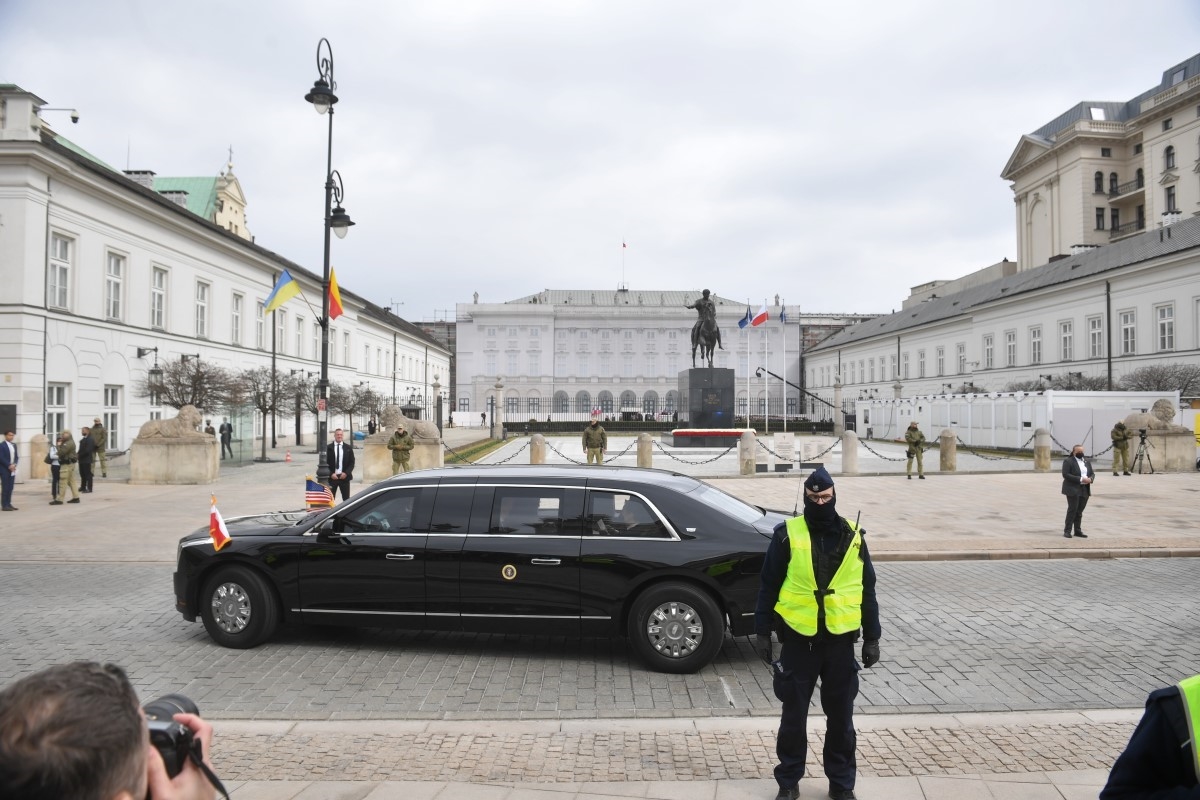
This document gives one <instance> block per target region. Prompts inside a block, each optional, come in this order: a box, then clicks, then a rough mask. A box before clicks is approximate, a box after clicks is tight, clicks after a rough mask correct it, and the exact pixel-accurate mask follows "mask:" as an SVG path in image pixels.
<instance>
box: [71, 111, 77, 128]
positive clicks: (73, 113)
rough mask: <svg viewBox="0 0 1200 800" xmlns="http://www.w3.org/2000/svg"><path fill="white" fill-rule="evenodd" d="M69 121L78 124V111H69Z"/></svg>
mask: <svg viewBox="0 0 1200 800" xmlns="http://www.w3.org/2000/svg"><path fill="white" fill-rule="evenodd" d="M71 123H72V124H75V125H77V124H79V112H78V111H72V112H71Z"/></svg>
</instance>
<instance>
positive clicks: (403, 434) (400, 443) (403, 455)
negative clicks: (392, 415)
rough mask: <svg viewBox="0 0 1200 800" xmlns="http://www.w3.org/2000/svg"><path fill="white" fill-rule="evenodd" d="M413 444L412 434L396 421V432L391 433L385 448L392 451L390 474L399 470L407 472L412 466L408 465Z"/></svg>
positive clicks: (394, 473) (401, 423)
mask: <svg viewBox="0 0 1200 800" xmlns="http://www.w3.org/2000/svg"><path fill="white" fill-rule="evenodd" d="M414 446H415V442H413V438H412V434H411V433H409V432H408V431H406V430H404V423H403V422H398V423H396V432H395V433H393V434H392V438H391V439H388V444H387V448H388V450H391V451H392V474H393V475H396V474H398V473H400V472H408V471H409V470H410V469H412V467H410V466H409V465H408V460H409V457H410V456H411V455H412V449H413V447H414Z"/></svg>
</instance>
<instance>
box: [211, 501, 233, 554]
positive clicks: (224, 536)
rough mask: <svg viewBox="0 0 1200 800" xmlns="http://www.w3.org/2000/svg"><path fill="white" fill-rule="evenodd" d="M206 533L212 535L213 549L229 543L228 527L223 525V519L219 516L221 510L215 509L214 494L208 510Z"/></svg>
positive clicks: (218, 548)
mask: <svg viewBox="0 0 1200 800" xmlns="http://www.w3.org/2000/svg"><path fill="white" fill-rule="evenodd" d="M208 535H209V536H211V537H212V542H213V550H220V549H221V548H222V547H224V546H225V545H227V544H229V541H230V536H229V529H228V528H226V527H225V520H224V519H222V518H221V512H220V511H217V496H216V495H215V494H214V495H213V496H212V507H211V508H210V509H209V510H208Z"/></svg>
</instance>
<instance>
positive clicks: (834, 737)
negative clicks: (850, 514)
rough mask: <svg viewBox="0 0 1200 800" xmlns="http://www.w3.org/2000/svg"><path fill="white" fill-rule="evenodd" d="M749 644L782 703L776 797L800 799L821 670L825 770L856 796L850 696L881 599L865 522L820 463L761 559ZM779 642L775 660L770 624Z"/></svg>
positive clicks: (844, 795)
mask: <svg viewBox="0 0 1200 800" xmlns="http://www.w3.org/2000/svg"><path fill="white" fill-rule="evenodd" d="M754 621H755V628H756V632H757V634H758V635H757V639H756V643H755V650H756V651H757V652H758V654H759V656H760V657H761V658H762V659H763V660H764V661H766V662H767V663H768V664H770V665H771V671H772V673H773V676H774V678H773V679H774V690H775V696H776V697H777V698H779V700H780V702H782V703H783V715H782V718H781V719H780V721H779V733H778V734H777V736H776V741H775V753H776V755H777V756H778V757H779V764H778V765H777V766H776V767H775V781H776V782H777V783H778V784H779V794H778V795H777V797H776V800H796V798H797V797H798V796H799V794H800V789H799V783H800V778H802V777H803V776H804V762H805V758H806V757H807V755H808V734H807V731H806V729H805V726H806V724H807V722H808V704H809V702H810V701H811V700H812V694H813V689H814V688H815V687H816V684H817V679H818V678H819V679H820V681H821V708H822V710H823V711H824V712H825V718H826V723H827V724H826V733H825V750H824V767H825V776H826V777H827V778H828V779H829V796H830V798H832V800H856V795H855V794H854V783H855V777H856V772H857V770H856V762H855V756H854V748H855V745H856V742H857V739H856V736H855V733H854V698H855V697H857V696H858V670H859V669H860V668H859V665H858V662H857V661H856V660H855V659H854V643H855V642H856V641H858V635H859V629H860V628H861V629H862V632H863V646H862V660H863V664H864V665H865V666H867V667H870V666H873V665H874V664H875V663H876V662H878V661H879V635H880V632H879V604H878V602H876V599H875V568H874V566H872V565H871V556H870V554H869V553H868V552H867V543H866V542H865V541H864V540H863V531H862V529H860V528H857V527H856V526H855V525H854V523H852V522H850V521H849V520H846V519H843V518H842V517H840V516H838V513H837V497H836V495H835V492H834V489H833V479H832V478H831V477H829V473H828V472H826V471H825V468H824V467H817V469H816V470H815V471H814V472H813V473H812V474H811V475H809V476H808V478H807V480H805V481H804V514H803V516H799V517H796V518H794V519H789V520H788V521H787V522H785V523H782V524H780V525H778V526H777V527H776V528H775V533H774V535H773V536H772V537H771V544H770V545H769V546H768V548H767V556H766V559H765V560H764V562H763V568H762V578H761V585H760V589H759V595H758V607H757V608H756V610H755V615H754ZM772 628H774V630H775V632H776V633H777V634H778V635H779V641H780V642H781V643H782V645H783V648H782V652H781V653H780V656H779V659H778V660H777V661H776V660H772V657H773V647H772V643H771V630H772Z"/></svg>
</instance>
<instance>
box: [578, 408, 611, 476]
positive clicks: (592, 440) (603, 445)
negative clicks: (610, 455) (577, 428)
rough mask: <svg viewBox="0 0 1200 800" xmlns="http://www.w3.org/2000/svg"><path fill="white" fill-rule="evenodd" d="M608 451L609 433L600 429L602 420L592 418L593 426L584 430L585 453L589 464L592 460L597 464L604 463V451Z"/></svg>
mask: <svg viewBox="0 0 1200 800" xmlns="http://www.w3.org/2000/svg"><path fill="white" fill-rule="evenodd" d="M606 449H608V433H607V432H605V430H604V428H602V427H600V420H599V419H596V418H595V417H593V418H592V424H591V425H588V426H587V427H586V428H584V429H583V452H585V453H587V463H589V464H591V463H592V459H595V460H596V463H597V464H603V463H604V451H605V450H606Z"/></svg>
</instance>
